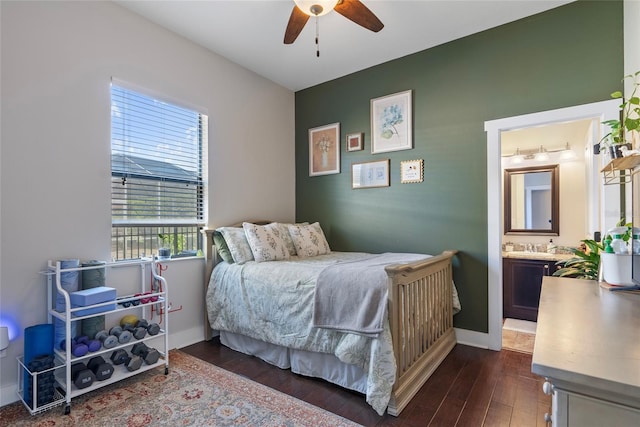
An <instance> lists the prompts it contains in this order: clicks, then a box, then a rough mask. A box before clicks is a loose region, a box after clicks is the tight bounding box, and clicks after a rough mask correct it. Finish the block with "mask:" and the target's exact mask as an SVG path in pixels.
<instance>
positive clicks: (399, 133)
mask: <svg viewBox="0 0 640 427" xmlns="http://www.w3.org/2000/svg"><path fill="white" fill-rule="evenodd" d="M411 106H412V100H411V90H407V91H404V92H399V93H394V94H392V95H387V96H383V97H380V98H375V99H372V100H371V153H372V154H376V153H385V152H388V151H398V150H410V149H412V148H413V132H412V130H413V124H412V119H413V117H412V114H413V113H412V112H411Z"/></svg>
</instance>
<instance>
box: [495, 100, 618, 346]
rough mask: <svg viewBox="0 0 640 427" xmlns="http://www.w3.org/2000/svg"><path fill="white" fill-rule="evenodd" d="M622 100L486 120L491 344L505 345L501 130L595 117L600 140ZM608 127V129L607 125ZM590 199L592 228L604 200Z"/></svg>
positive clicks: (593, 182) (595, 189)
mask: <svg viewBox="0 0 640 427" xmlns="http://www.w3.org/2000/svg"><path fill="white" fill-rule="evenodd" d="M618 106H619V102H617V101H616V100H608V101H602V102H596V103H592V104H584V105H578V106H574V107H567V108H561V109H557V110H550V111H543V112H539V113H531V114H525V115H522V116H514V117H507V118H503V119H497V120H491V121H487V122H485V131H486V132H487V219H488V221H487V222H488V223H487V266H488V286H489V289H488V295H489V298H488V305H489V307H488V313H489V333H488V336H487V343H486V346H487V348H489V349H491V350H500V349H501V348H502V322H503V319H502V314H503V313H502V235H503V215H502V212H503V203H502V185H501V182H502V181H501V177H502V175H501V174H502V167H501V133H502V132H503V131H511V130H517V129H524V128H529V127H534V126H544V125H549V124H554V123H563V122H568V121H574V120H584V119H594V120H593V123H594V124H593V126H594V127H597V128H596V129H593V132H592V135H593V138H594V139H596V140H595V141H593V142H594V143H596V142H597V138H598V135H602V134H604V133H602V132H601V129H600V127H601V125H600V123H602V122H603V121H605V120H611V119H615V118H617V115H618ZM603 130H604V129H603ZM597 160H598V159H597V158H592V159H591V161H590V162H588V163H587V168H591V173H590V174H589V176H590V180H589V182H588V183H587V190H588V192H589V193H590V194H599V188H600V180H599V176H598V173H599V168H598V161H597ZM588 203H589V211H590V214H589V221H588V223H589V230H590V231H595V230H596V228H600V212H601V207H600V202H599V198H598V197H592V198H591V200H590V201H589V202H588Z"/></svg>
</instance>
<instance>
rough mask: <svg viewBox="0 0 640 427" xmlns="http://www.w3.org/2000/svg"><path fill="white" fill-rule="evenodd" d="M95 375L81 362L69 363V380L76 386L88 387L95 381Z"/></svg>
mask: <svg viewBox="0 0 640 427" xmlns="http://www.w3.org/2000/svg"><path fill="white" fill-rule="evenodd" d="M95 379H96V376H95V375H94V374H93V372H91V371H90V370H89V369H88V368H87V365H85V364H84V363H82V362H78V363H74V364H73V365H71V380H72V381H73V383H74V384H75V385H76V387H78V388H86V387H89V386H90V385H91V384H93V382H94V381H95Z"/></svg>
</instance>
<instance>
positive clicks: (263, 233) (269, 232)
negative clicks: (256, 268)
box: [242, 222, 289, 262]
mask: <svg viewBox="0 0 640 427" xmlns="http://www.w3.org/2000/svg"><path fill="white" fill-rule="evenodd" d="M242 228H244V233H245V235H246V237H247V241H248V242H249V247H251V252H252V253H253V258H254V259H255V260H256V262H264V261H278V260H285V259H289V251H288V250H287V246H286V244H285V241H284V239H283V238H282V234H283V233H282V229H281V228H280V226H279V225H278V224H277V223H271V224H267V225H256V224H251V223H249V222H244V223H242Z"/></svg>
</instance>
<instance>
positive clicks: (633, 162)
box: [600, 156, 640, 185]
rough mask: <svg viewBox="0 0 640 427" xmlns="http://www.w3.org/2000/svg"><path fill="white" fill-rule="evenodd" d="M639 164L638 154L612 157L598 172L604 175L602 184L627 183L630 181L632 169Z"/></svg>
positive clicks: (639, 157)
mask: <svg viewBox="0 0 640 427" xmlns="http://www.w3.org/2000/svg"><path fill="white" fill-rule="evenodd" d="M638 165H640V156H629V157H620V158H617V159H612V160H611V161H610V162H609V163H608V164H607V165H606V166H605V167H603V168H602V169H601V170H600V172H602V174H603V176H604V185H619V184H628V183H630V182H631V175H632V174H633V173H635V172H632V170H633V169H634V168H635V167H636V166H638Z"/></svg>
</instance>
